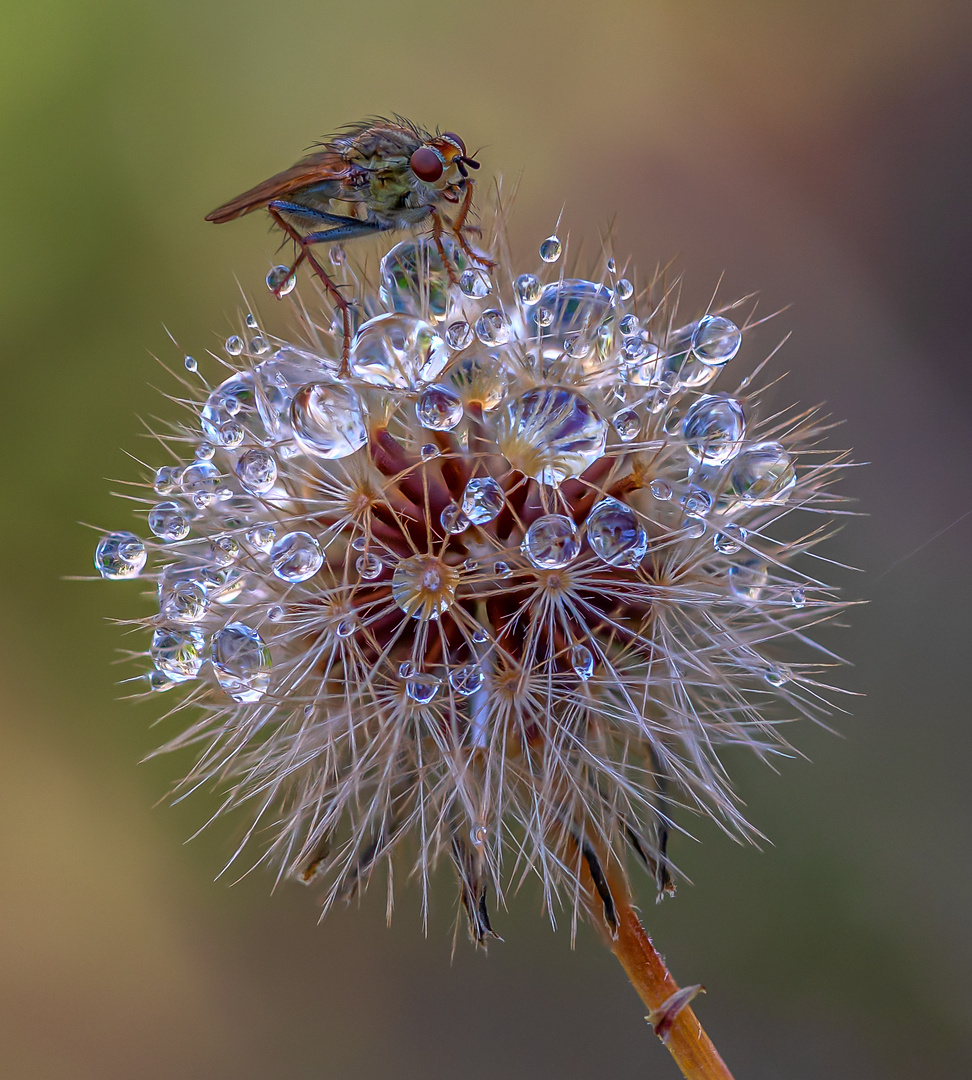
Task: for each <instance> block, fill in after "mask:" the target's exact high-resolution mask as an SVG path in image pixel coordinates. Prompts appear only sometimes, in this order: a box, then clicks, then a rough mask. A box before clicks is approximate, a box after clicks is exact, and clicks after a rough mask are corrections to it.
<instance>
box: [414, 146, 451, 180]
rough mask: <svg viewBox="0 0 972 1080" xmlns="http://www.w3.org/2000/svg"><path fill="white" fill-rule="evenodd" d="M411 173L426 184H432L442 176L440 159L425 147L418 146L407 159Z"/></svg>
mask: <svg viewBox="0 0 972 1080" xmlns="http://www.w3.org/2000/svg"><path fill="white" fill-rule="evenodd" d="M408 163H409V165H411V167H412V172H413V173H415V175H416V176H417V177H418V178H419V180H424V181H425V182H426V183H427V184H434V183H435V182H436V180H438V179H439V177H440V176H441V175H442V171H443V165H442V158H440V157H439V155H438V154H437V153H436V152H435V151H434V150H431V149H430V148H429V147H427V146H420V147H419V148H418V150H416V151H415V153H414V154H412V156H411V157H410V158H409V161H408Z"/></svg>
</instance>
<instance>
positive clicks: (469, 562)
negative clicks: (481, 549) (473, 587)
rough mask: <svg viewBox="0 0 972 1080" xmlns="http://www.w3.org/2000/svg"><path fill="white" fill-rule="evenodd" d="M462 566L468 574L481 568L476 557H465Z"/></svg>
mask: <svg viewBox="0 0 972 1080" xmlns="http://www.w3.org/2000/svg"><path fill="white" fill-rule="evenodd" d="M462 568H463V570H465V572H466V573H467V574H473V573H475V572H476V571H477V570H478V569H479V563H478V562H476V560H475V559H464V560H463V563H462Z"/></svg>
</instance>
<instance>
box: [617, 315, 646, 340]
mask: <svg viewBox="0 0 972 1080" xmlns="http://www.w3.org/2000/svg"><path fill="white" fill-rule="evenodd" d="M618 329H619V330H620V331H621V333H622V334H624V335H625V337H630V336H632V335H634V334H637V333H639V332H640V330H641V323H639V322H638V317H637V316H636V315H625V316H624V318H623V319H622V320H621V322H620V323H618Z"/></svg>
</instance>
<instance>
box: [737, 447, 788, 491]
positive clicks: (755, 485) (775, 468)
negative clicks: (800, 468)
mask: <svg viewBox="0 0 972 1080" xmlns="http://www.w3.org/2000/svg"><path fill="white" fill-rule="evenodd" d="M796 482H797V476H796V470H795V469H794V467H793V462H792V460H791V459H790V455H789V454H788V453H787V452H786V450H784V448H783V447H782V446H781V445H780V444H779V443H778V442H765V443H757V444H756V445H754V446H748V447H746V449H745V450H743V451H741V452H740V453H739V454H738V455H737V456H736V458H735V460H734V461H733V463H732V472H731V473H730V475H729V492H730V494H731V495H732V496H734V497H735V498H736V499H738V500H739V501H741V502H743V503H748V504H749V505H754V506H760V505H766V504H769V503H780V502H785V501H786V498H787V496H788V495H789V494H790V492H791V491H792V490H793V488H794V487H796Z"/></svg>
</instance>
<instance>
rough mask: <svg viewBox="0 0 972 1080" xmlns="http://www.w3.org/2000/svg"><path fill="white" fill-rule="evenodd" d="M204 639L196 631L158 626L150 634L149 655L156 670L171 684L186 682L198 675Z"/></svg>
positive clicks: (204, 646)
mask: <svg viewBox="0 0 972 1080" xmlns="http://www.w3.org/2000/svg"><path fill="white" fill-rule="evenodd" d="M205 648H206V639H205V638H204V637H203V636H202V634H201V633H200V632H199V631H198V630H194V629H188V630H174V629H171V628H170V627H167V626H160V627H159V628H158V629H157V630H156V631H155V633H153V634H152V645H151V647H150V649H149V655H150V656H151V657H152V663H153V664H155V667H156V670H157V671H160V672H161V673H162V674H163V675H164V676H165V677H166V678H167V679H169V680H170V681H171V682H177V683H178V682H188V681H189V680H190V679H194V678H195V677H196V676H197V675H198V674H199V669H200V668H201V667H202V663H203V653H204V651H205Z"/></svg>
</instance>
